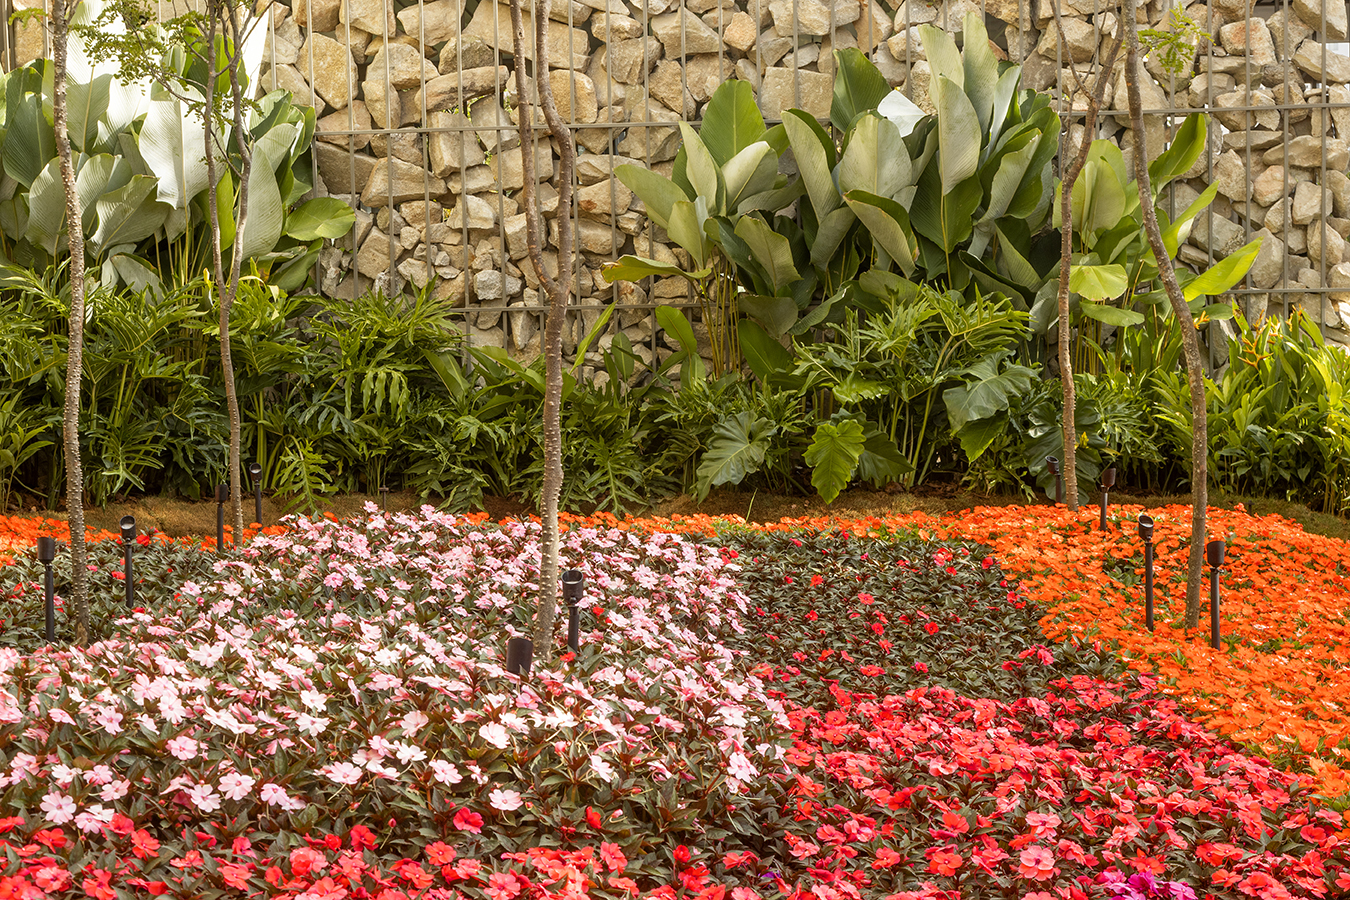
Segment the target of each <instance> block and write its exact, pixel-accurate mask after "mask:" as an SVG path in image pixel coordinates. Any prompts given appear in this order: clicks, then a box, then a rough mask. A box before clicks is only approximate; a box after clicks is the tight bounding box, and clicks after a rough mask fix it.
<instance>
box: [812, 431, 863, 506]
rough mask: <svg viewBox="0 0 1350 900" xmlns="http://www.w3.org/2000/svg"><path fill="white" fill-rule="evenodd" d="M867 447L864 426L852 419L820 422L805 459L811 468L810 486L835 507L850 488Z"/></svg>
mask: <svg viewBox="0 0 1350 900" xmlns="http://www.w3.org/2000/svg"><path fill="white" fill-rule="evenodd" d="M865 443H866V437H865V434H864V432H863V427H862V424H861V423H859V422H855V421H854V420H852V419H844V420H843V421H840V422H821V423H820V424H819V425H817V426H816V434H815V437H814V438H812V440H811V446H810V447H807V448H806V456H805V458H806V464H807V465H808V466H810V467H811V486H812V487H814V488H815V489H816V492H817V493H819V494H820V496H821V499H823V500H824V501H825V502H826V503H833V502H834V500H835V498H836V497H838V496H839V492H840V491H842V490H843V489H844V488H846V487H848V483H849V481H851V480H852V479H853V473H854V471H856V470H857V468H858V459H859V458H860V457H861V456H862V452H863V445H864V444H865Z"/></svg>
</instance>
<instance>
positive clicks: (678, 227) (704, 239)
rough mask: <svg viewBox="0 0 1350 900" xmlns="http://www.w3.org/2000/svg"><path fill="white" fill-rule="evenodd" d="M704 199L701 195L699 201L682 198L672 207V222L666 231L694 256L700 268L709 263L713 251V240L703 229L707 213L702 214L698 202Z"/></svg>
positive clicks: (695, 262)
mask: <svg viewBox="0 0 1350 900" xmlns="http://www.w3.org/2000/svg"><path fill="white" fill-rule="evenodd" d="M702 201H703V198H702V197H699V198H698V200H697V201H694V202H692V203H691V202H690V201H688V200H680V201H678V202H676V203H675V205H674V206H672V207H671V208H670V224H669V225H667V226H666V231H667V232H668V233H669V234H670V239H671V240H672V241H674V242H675V243H677V244H679V245H680V246H681V247H683V248H684V249H685V251H686V252H688V253H689V255H690V256H692V257H693V258H694V265H696V266H698V267H699V268H700V269H702V268H704V267H705V266H707V264H708V257H709V255H710V254H711V253H712V246H711V242H710V241H709V240H708V236H707V234H705V233H704V231H703V221H705V220H706V219H707V214H706V213H705V214H704V215H702V216H700V215H699V209H698V204H699V203H701V202H702Z"/></svg>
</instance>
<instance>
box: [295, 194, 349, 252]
mask: <svg viewBox="0 0 1350 900" xmlns="http://www.w3.org/2000/svg"><path fill="white" fill-rule="evenodd" d="M355 222H356V213H355V212H354V211H353V210H352V208H351V207H350V206H348V205H347V204H346V203H343V202H342V201H341V200H338V199H336V198H334V197H315V198H314V199H312V200H307V201H305V202H304V203H302V204H301V205H300V206H297V207H296V208H295V209H293V210H292V211H291V214H290V215H288V216H287V217H286V227H285V234H286V236H287V237H292V238H295V239H296V240H297V241H312V240H314V239H315V238H323V239H325V240H333V239H334V238H340V237H342V236H343V235H344V234H346V233H347V232H349V231H351V230H352V225H353V224H354V223H355Z"/></svg>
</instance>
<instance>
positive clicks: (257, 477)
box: [248, 462, 262, 528]
mask: <svg viewBox="0 0 1350 900" xmlns="http://www.w3.org/2000/svg"><path fill="white" fill-rule="evenodd" d="M248 477H249V478H251V479H252V480H253V521H255V522H257V523H258V527H259V528H261V527H262V466H260V465H258V464H257V463H255V462H253V463H249V464H248Z"/></svg>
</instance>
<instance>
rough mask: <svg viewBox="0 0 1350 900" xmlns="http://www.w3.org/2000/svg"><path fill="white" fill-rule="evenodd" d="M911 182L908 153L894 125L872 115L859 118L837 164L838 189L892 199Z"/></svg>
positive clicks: (911, 173) (844, 191) (911, 175)
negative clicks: (858, 191) (863, 192)
mask: <svg viewBox="0 0 1350 900" xmlns="http://www.w3.org/2000/svg"><path fill="white" fill-rule="evenodd" d="M912 181H913V171H912V169H911V163H910V159H909V151H908V150H907V149H906V147H905V141H904V139H903V138H901V137H900V132H899V130H897V129H896V127H895V125H894V124H892V123H891V122H890V121H889V120H888V119H884V118H882V117H881V116H879V115H875V114H873V115H865V116H863V117H862V118H860V119H858V120H857V122H855V123H854V125H853V134H852V136H851V137H850V138H849V142H848V148H847V149H845V150H844V156H843V158H842V159H841V160H840V161H839V190H840V191H841V192H843V193H848V192H849V191H853V190H861V191H867V192H868V193H870V194H879V195H881V196H882V197H894V196H895V195H896V192H898V191H899V190H900V189H901V188H902V187H905V186H907V185H909V184H910V183H912Z"/></svg>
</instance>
